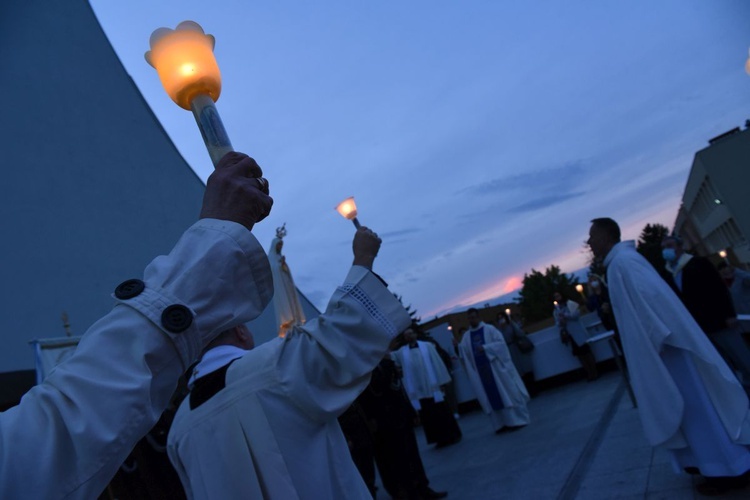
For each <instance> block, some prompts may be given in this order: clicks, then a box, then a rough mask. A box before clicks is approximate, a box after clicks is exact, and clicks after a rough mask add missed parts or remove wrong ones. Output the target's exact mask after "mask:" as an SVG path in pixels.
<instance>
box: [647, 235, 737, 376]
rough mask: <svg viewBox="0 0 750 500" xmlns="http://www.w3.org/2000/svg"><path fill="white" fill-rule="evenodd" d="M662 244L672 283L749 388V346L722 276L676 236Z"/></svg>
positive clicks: (706, 260)
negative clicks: (687, 250) (691, 251)
mask: <svg viewBox="0 0 750 500" xmlns="http://www.w3.org/2000/svg"><path fill="white" fill-rule="evenodd" d="M661 246H662V255H663V257H664V260H665V261H666V266H665V267H666V269H667V271H669V273H670V274H671V276H672V278H673V281H672V283H670V285H671V286H672V288H673V289H674V290H675V292H677V295H678V296H679V297H680V298H681V299H682V302H683V303H684V304H685V307H686V308H687V310H688V311H690V314H691V315H692V316H693V318H694V319H695V321H696V323H698V325H699V326H700V327H701V329H702V330H703V332H704V333H705V334H706V335H707V336H708V338H709V339H711V341H712V342H713V344H714V345H715V346H716V348H717V350H718V351H719V352H720V353H721V355H722V356H723V357H724V359H725V360H726V361H727V363H728V364H729V365H730V366H732V367H733V368H734V369H735V371H739V372H740V373H741V374H742V382H743V385H745V387H746V388H747V387H748V386H750V349H749V348H748V346H747V344H746V343H745V342H744V340H743V339H742V336H741V332H740V329H739V323H738V321H737V313H736V312H735V309H734V305H733V304H732V296H731V295H730V293H729V290H728V289H727V286H726V284H725V283H724V281H723V280H722V278H721V275H720V274H719V272H718V271H717V270H716V268H715V267H714V266H713V264H711V262H710V261H709V260H708V259H706V258H705V257H698V256H694V255H690V254H689V253H686V252H685V250H684V248H683V244H682V240H680V238H678V237H676V236H668V237H666V238H664V240H663V241H662V243H661Z"/></svg>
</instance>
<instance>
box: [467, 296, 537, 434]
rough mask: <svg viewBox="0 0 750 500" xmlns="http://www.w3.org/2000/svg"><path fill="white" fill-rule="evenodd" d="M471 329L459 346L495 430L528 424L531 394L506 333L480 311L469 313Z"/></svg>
mask: <svg viewBox="0 0 750 500" xmlns="http://www.w3.org/2000/svg"><path fill="white" fill-rule="evenodd" d="M467 314H468V317H469V324H470V325H471V328H470V329H469V331H467V332H466V333H464V335H463V338H462V339H461V343H460V344H459V346H458V351H459V355H460V357H461V361H462V363H463V365H464V369H465V370H466V374H467V375H468V376H469V380H470V381H471V385H472V387H473V388H474V393H475V394H476V395H477V399H478V400H479V404H480V405H481V407H482V410H484V412H485V413H486V414H487V415H489V417H490V420H491V422H492V427H493V428H494V429H495V432H496V433H498V434H499V433H500V432H501V431H503V430H516V429H520V428H521V427H524V426H526V425H528V424H529V422H530V421H531V419H530V417H529V409H528V407H527V405H526V403H527V402H528V401H529V393H528V392H527V391H526V386H525V385H524V384H523V381H522V380H521V377H520V376H519V375H518V371H517V370H516V367H515V365H514V364H513V359H512V358H511V355H510V351H509V350H508V346H507V345H506V344H505V339H504V338H503V334H502V333H500V332H499V331H498V330H497V328H495V327H494V326H492V325H488V324H486V323H484V322H483V321H482V320H481V319H480V318H479V311H477V310H476V309H474V308H471V309H469V310H468V312H467Z"/></svg>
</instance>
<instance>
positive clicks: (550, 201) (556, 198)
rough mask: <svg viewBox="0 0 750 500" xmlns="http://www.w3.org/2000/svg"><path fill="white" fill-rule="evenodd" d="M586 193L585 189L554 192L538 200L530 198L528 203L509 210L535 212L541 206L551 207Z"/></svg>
mask: <svg viewBox="0 0 750 500" xmlns="http://www.w3.org/2000/svg"><path fill="white" fill-rule="evenodd" d="M584 194H586V193H585V192H584V191H579V192H577V193H565V194H553V195H550V196H542V197H541V198H537V199H536V200H530V201H527V202H526V203H522V204H520V205H516V206H515V207H513V208H510V209H509V210H508V212H509V213H512V214H520V213H524V212H533V211H534V210H539V209H541V208H549V207H552V206H554V205H558V204H560V203H562V202H564V201H568V200H572V199H573V198H578V197H579V196H583V195H584Z"/></svg>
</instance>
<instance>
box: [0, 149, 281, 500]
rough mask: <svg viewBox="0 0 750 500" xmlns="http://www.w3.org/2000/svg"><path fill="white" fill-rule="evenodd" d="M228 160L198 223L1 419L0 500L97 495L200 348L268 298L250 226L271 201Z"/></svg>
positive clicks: (124, 288)
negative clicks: (63, 360)
mask: <svg viewBox="0 0 750 500" xmlns="http://www.w3.org/2000/svg"><path fill="white" fill-rule="evenodd" d="M236 155H238V153H233V156H232V157H231V158H228V160H232V161H227V162H225V163H223V164H220V165H219V167H217V171H216V172H215V173H214V174H213V175H212V176H211V178H210V179H209V183H208V186H207V188H206V197H205V198H204V205H203V211H202V218H203V220H201V221H199V222H197V223H196V224H195V225H193V226H192V227H191V228H190V229H189V230H188V231H186V232H185V234H184V235H183V236H182V238H181V239H180V241H179V242H178V243H177V245H176V246H175V248H174V249H173V250H172V252H171V253H170V254H169V255H167V256H162V257H157V258H156V259H155V260H154V261H153V262H152V263H151V264H149V266H148V267H147V268H146V270H145V272H144V276H143V279H142V280H129V281H128V282H125V283H123V284H122V285H121V286H120V287H118V288H117V290H116V292H115V298H116V305H115V307H114V309H113V310H112V312H110V313H109V314H108V315H106V316H105V317H104V318H102V319H100V320H99V321H97V322H96V323H95V324H94V325H93V326H92V327H91V328H90V329H89V330H88V331H87V332H86V334H85V335H84V336H83V338H82V340H81V342H80V344H79V346H78V348H77V349H76V352H75V353H74V355H73V356H71V357H70V358H69V359H68V360H67V361H65V362H64V363H63V364H61V365H59V366H58V367H57V368H56V369H55V370H53V372H52V373H51V374H50V375H49V377H48V378H47V380H45V382H44V383H43V384H41V385H38V386H36V387H34V388H33V389H32V390H31V391H30V392H29V393H28V394H26V395H25V396H24V397H23V399H22V400H21V403H20V404H19V405H18V406H16V407H14V408H11V409H10V410H8V411H6V412H5V413H3V414H1V415H0V498H45V499H53V498H82V499H89V498H95V497H97V496H98V495H99V494H100V493H101V492H102V491H103V490H104V488H105V487H106V485H107V483H108V482H109V480H110V479H111V478H112V476H114V474H115V473H116V471H117V469H118V467H119V466H120V464H121V463H122V462H123V460H124V459H125V458H126V457H127V455H128V453H130V451H131V450H132V448H133V446H134V445H135V444H136V442H137V441H138V440H139V439H140V438H141V437H143V435H145V434H146V432H148V430H149V429H150V428H151V427H153V425H154V424H155V423H156V421H157V419H158V418H159V416H160V415H161V413H162V411H163V410H164V408H166V406H167V404H168V402H169V398H170V396H171V394H172V392H173V391H174V389H175V386H176V384H177V380H178V378H179V377H180V375H181V374H182V373H183V371H184V370H185V369H186V367H187V366H188V365H189V364H191V363H192V362H193V361H194V359H195V358H196V357H197V355H198V354H199V352H200V350H201V349H202V348H203V346H204V345H205V344H206V343H208V342H209V341H210V340H211V339H212V338H213V337H214V336H215V335H216V334H218V333H219V332H221V331H222V330H224V329H227V328H230V327H232V326H235V325H237V324H240V323H244V322H246V321H249V320H250V319H252V318H254V317H256V316H258V315H259V314H260V313H261V312H262V311H263V309H264V308H265V306H266V304H267V303H268V302H269V301H270V299H271V296H272V295H273V288H272V287H273V285H272V281H271V274H270V268H269V266H268V261H267V259H266V257H265V252H263V249H262V248H261V247H260V245H259V244H258V242H257V241H256V240H255V238H254V237H253V236H252V235H251V233H250V232H249V231H248V229H249V227H252V223H254V222H257V221H259V220H261V219H262V218H263V217H265V216H266V215H267V214H268V211H269V210H270V207H271V199H270V198H269V197H268V196H267V195H266V194H265V193H262V192H261V191H259V190H258V187H259V184H258V183H257V182H256V181H255V180H254V179H253V178H252V175H253V174H257V175H259V174H260V172H259V167H257V164H255V162H254V161H251V159H249V157H247V156H244V155H241V157H238V156H236ZM228 156H229V155H228ZM234 160H236V161H234ZM222 162H224V160H222ZM253 166H254V167H257V170H255V169H254V168H253ZM212 200H213V201H212ZM227 200H233V203H228V201H227ZM243 226H244V227H243Z"/></svg>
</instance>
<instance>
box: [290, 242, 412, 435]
mask: <svg viewBox="0 0 750 500" xmlns="http://www.w3.org/2000/svg"><path fill="white" fill-rule="evenodd" d="M379 247H380V239H379V238H378V237H377V235H376V234H375V233H373V232H372V231H370V230H369V229H367V228H365V227H362V228H360V229H359V230H358V231H357V233H356V235H355V238H354V243H353V249H354V265H353V266H352V268H351V270H350V271H349V274H348V275H347V277H346V279H345V280H344V284H343V285H342V286H340V287H338V288H337V289H336V291H335V292H334V294H333V297H332V298H331V301H330V302H329V304H328V307H327V308H326V311H325V312H324V313H323V314H321V315H320V316H319V317H318V318H316V319H314V320H312V321H309V322H308V323H306V324H305V325H303V326H302V327H299V328H296V329H295V330H294V331H293V332H291V333H290V334H288V335H287V337H286V338H285V339H284V347H283V351H282V354H281V357H280V359H279V365H278V369H279V373H280V378H281V380H282V385H283V388H284V390H285V391H287V392H289V393H290V394H291V396H292V399H293V400H294V401H296V402H297V404H299V405H300V406H301V407H303V408H304V409H305V411H307V412H308V413H309V414H310V415H311V416H313V417H314V418H316V419H318V420H320V421H325V420H328V419H330V418H332V416H337V415H339V414H340V413H341V412H343V411H344V410H345V409H346V408H347V407H348V406H349V405H350V404H351V402H352V401H353V400H354V399H355V398H356V397H357V396H358V395H359V394H360V393H361V392H362V391H363V390H364V388H365V387H366V386H367V383H368V382H369V379H370V373H371V372H372V370H373V369H374V368H375V366H377V364H378V362H379V361H380V360H381V359H382V358H383V356H384V355H385V353H386V351H387V350H388V345H389V344H390V342H391V339H393V337H395V336H396V335H397V334H398V333H399V332H401V331H403V330H404V329H405V328H406V327H407V326H408V325H409V324H410V317H409V314H408V313H407V312H406V310H405V309H404V307H403V306H402V305H401V303H400V302H399V301H398V300H397V299H396V298H395V297H394V296H393V294H392V293H391V292H390V291H389V290H388V289H387V288H386V286H385V284H384V283H383V281H382V280H381V279H380V278H379V277H377V276H376V275H375V274H373V273H372V272H371V270H370V269H371V267H372V264H373V261H374V259H375V256H376V255H377V253H378V249H379Z"/></svg>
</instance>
